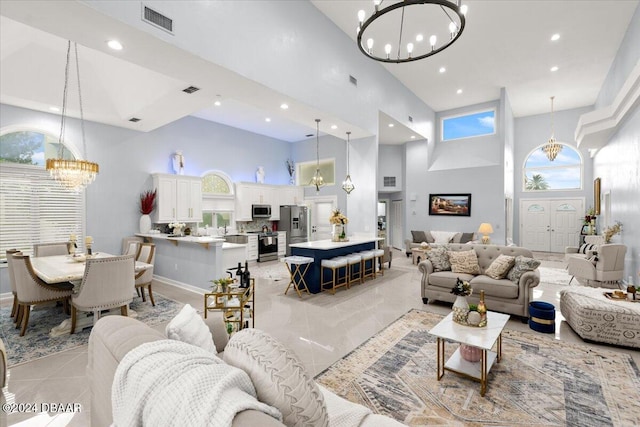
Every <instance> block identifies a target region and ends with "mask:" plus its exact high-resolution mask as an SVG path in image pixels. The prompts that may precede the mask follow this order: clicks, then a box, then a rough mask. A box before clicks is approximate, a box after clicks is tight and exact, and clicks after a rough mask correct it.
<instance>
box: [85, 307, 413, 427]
mask: <svg viewBox="0 0 640 427" xmlns="http://www.w3.org/2000/svg"><path fill="white" fill-rule="evenodd" d="M205 323H206V324H207V326H208V327H209V330H210V331H211V335H212V338H213V341H214V343H215V345H216V349H217V351H218V352H222V351H223V350H224V348H225V347H226V345H227V342H228V337H227V334H226V331H225V327H224V322H223V320H222V317H217V316H208V318H207V319H205ZM165 339H167V337H166V336H165V335H164V333H162V332H160V331H158V330H156V329H152V328H150V327H149V326H147V325H145V324H144V323H142V322H140V321H138V320H135V319H132V318H130V317H123V316H106V317H104V318H101V319H100V320H99V321H98V322H97V323H96V325H95V326H94V327H93V330H92V331H91V335H90V336H89V351H88V364H87V377H88V379H89V392H90V396H91V425H92V426H93V427H101V426H109V425H111V423H112V421H113V418H112V415H111V414H112V404H111V389H112V384H113V379H114V375H115V372H116V369H117V367H118V364H119V363H120V361H121V360H122V359H123V358H124V356H125V355H126V354H127V353H128V352H129V351H130V350H133V349H134V348H135V347H137V346H139V345H141V344H143V343H146V342H151V341H157V340H165ZM328 393H329V394H331V397H332V399H331V402H330V401H329V400H325V402H326V403H327V406H328V407H330V406H331V405H334V406H333V407H336V406H340V405H341V403H340V402H342V401H344V400H343V399H342V398H340V397H338V396H336V395H334V394H332V393H331V392H328ZM329 412H330V411H329ZM231 425H232V426H233V427H256V426H260V427H282V426H284V424H283V423H281V422H279V421H277V420H276V419H275V418H272V417H270V416H269V415H267V414H264V413H262V412H259V411H255V410H245V411H242V412H239V413H238V414H236V416H235V418H234V419H233V423H232V424H231ZM401 425H402V424H400V423H398V422H397V421H395V420H393V419H391V418H388V417H385V416H383V415H379V414H369V415H367V416H366V417H365V418H364V420H363V421H362V423H361V424H360V426H361V427H378V426H380V427H399V426H401Z"/></svg>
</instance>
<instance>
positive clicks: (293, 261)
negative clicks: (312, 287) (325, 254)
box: [280, 255, 313, 298]
mask: <svg viewBox="0 0 640 427" xmlns="http://www.w3.org/2000/svg"><path fill="white" fill-rule="evenodd" d="M280 261H282V262H284V263H285V264H286V265H287V270H289V276H290V279H289V284H288V285H287V289H286V290H285V291H284V294H285V295H286V294H287V292H289V288H290V287H291V285H293V289H295V290H296V292H297V293H298V296H299V297H300V298H302V293H301V292H300V290H303V291H306V292H307V293H308V294H310V293H311V292H309V288H308V287H307V282H305V280H304V275H305V273H306V272H307V270H308V269H309V266H310V265H311V264H313V258H311V257H306V256H297V255H294V256H288V257H284V258H282V259H281V260H280Z"/></svg>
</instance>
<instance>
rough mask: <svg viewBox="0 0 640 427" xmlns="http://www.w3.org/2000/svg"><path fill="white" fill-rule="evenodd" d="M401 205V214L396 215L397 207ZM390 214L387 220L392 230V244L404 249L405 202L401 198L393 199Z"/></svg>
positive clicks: (388, 227)
mask: <svg viewBox="0 0 640 427" xmlns="http://www.w3.org/2000/svg"><path fill="white" fill-rule="evenodd" d="M397 206H400V209H398V210H399V211H400V213H399V215H396V214H395V213H396V207H397ZM389 208H390V209H389V215H388V220H387V224H388V226H387V229H390V230H391V240H390V242H391V246H393V247H394V248H396V249H400V250H403V249H404V239H403V237H404V236H403V231H402V230H403V229H404V215H403V212H404V202H403V200H402V199H400V200H391V206H389Z"/></svg>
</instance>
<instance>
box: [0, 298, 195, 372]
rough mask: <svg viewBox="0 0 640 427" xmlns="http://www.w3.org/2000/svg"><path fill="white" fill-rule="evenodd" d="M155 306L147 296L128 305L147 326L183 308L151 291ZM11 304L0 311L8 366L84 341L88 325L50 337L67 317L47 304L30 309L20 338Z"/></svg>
mask: <svg viewBox="0 0 640 427" xmlns="http://www.w3.org/2000/svg"><path fill="white" fill-rule="evenodd" d="M153 296H154V299H155V302H156V306H155V307H153V306H152V305H151V303H150V302H149V299H147V302H142V299H141V298H137V297H135V298H134V299H133V302H132V303H131V305H130V307H131V310H134V311H135V312H136V313H137V316H136V319H138V320H140V321H141V322H144V323H146V324H147V325H149V326H155V325H158V324H160V323H162V322H168V321H169V320H171V319H172V318H173V317H174V316H175V315H176V314H178V312H179V311H180V309H181V308H182V306H183V305H184V304H183V303H180V302H177V301H173V300H171V299H168V298H166V297H163V296H162V295H158V294H156V293H154V295H153ZM10 314H11V307H10V306H8V307H3V308H2V309H1V310H0V319H2V322H1V324H0V336H1V337H2V340H3V341H4V345H5V347H6V349H7V359H8V365H9V366H14V365H17V364H21V363H25V362H29V361H31V360H34V359H38V358H40V357H44V356H49V355H51V354H54V353H58V352H60V351H64V350H69V349H72V348H74V347H78V346H81V345H83V344H87V343H88V342H89V334H90V333H91V328H90V327H88V328H85V329H83V330H82V331H76V333H75V334H73V335H62V336H59V337H51V336H49V331H51V329H52V328H53V327H54V326H57V325H59V324H60V323H61V322H62V321H63V320H65V319H68V318H69V316H68V315H66V314H65V313H64V312H63V310H62V307H61V306H60V307H46V308H38V309H33V310H31V315H30V317H29V327H28V328H27V332H26V334H25V335H24V336H23V337H21V336H20V329H16V328H15V327H14V323H13V320H12V319H11V318H10V317H9V316H10Z"/></svg>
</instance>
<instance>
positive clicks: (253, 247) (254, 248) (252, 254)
mask: <svg viewBox="0 0 640 427" xmlns="http://www.w3.org/2000/svg"><path fill="white" fill-rule="evenodd" d="M247 237H248V241H247V261H257V260H258V236H257V235H254V236H252V235H249V236H247Z"/></svg>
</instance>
